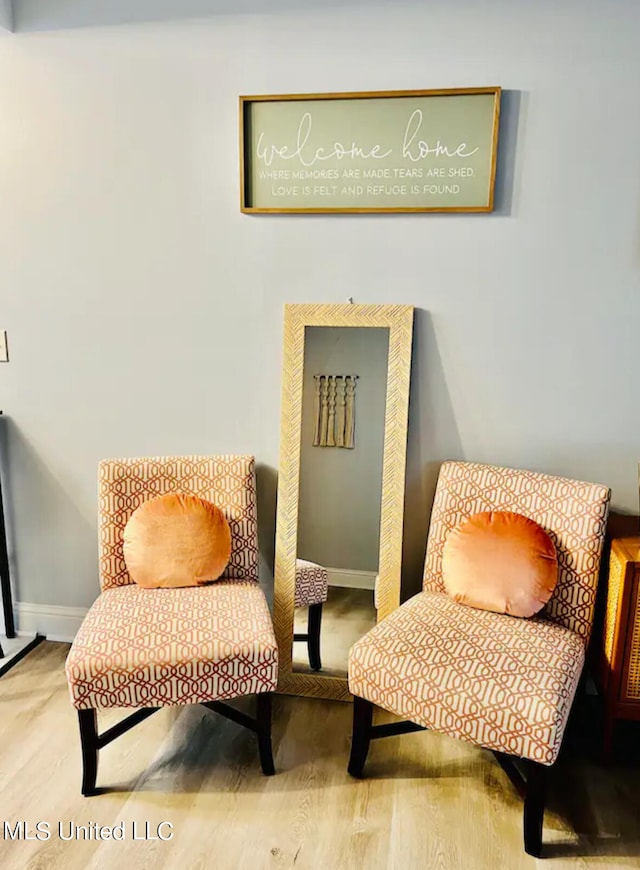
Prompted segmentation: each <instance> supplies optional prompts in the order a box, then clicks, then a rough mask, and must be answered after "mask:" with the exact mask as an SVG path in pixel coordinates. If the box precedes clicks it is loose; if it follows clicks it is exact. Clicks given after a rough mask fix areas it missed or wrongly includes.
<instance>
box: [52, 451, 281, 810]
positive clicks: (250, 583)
mask: <svg viewBox="0 0 640 870" xmlns="http://www.w3.org/2000/svg"><path fill="white" fill-rule="evenodd" d="M171 492H189V493H193V494H194V495H197V496H200V497H202V498H205V499H207V500H209V501H212V502H214V503H215V504H217V505H218V507H220V508H221V509H222V510H223V511H224V513H225V515H226V517H227V519H228V521H229V525H230V527H231V539H232V543H231V558H230V561H229V564H228V566H227V568H226V569H225V571H224V574H223V575H222V578H221V579H220V580H218V581H217V582H215V583H211V584H208V585H205V586H198V587H188V588H184V589H143V588H141V587H139V586H136V584H135V583H133V582H132V580H131V578H130V577H129V574H128V573H127V569H126V566H125V562H124V556H123V550H122V538H123V532H124V527H125V525H126V523H127V520H128V519H129V517H130V516H131V514H132V513H133V511H134V510H135V509H136V508H137V507H138V506H139V505H140V504H142V503H143V502H144V501H147V500H148V499H150V498H154V497H155V496H159V495H164V494H166V493H171ZM99 533H100V541H99V556H100V583H101V587H102V591H101V594H100V595H99V597H98V598H97V600H96V601H95V603H94V604H93V606H92V607H91V609H90V610H89V613H88V614H87V616H86V617H85V620H84V622H83V624H82V626H81V628H80V630H79V632H78V634H77V636H76V638H75V640H74V642H73V645H72V647H71V650H70V652H69V656H68V658H67V662H66V673H67V680H68V683H69V691H70V694H71V701H72V703H73V705H74V707H76V709H77V711H78V720H79V724H80V741H81V744H82V760H83V778H82V794H83V795H92V794H96V776H97V767H98V751H99V750H100V749H101V748H102V747H103V746H105V745H106V744H107V743H110V742H111V741H112V740H114V739H115V738H116V737H119V736H120V735H121V734H123V733H124V732H125V731H128V730H129V729H130V728H132V727H133V726H134V725H136V724H137V723H138V722H141V721H142V720H143V719H146V718H147V716H150V715H151V714H152V713H155V712H156V710H158V709H159V708H160V707H167V706H175V705H182V704H203V705H204V706H205V707H208V708H210V709H211V710H213V711H215V712H216V713H220V714H222V715H224V716H226V717H227V718H229V719H233V721H235V722H237V723H239V724H241V725H244V726H245V727H246V728H249V729H250V730H252V731H254V732H255V733H256V734H257V738H258V748H259V753H260V761H261V764H262V770H263V773H265V774H267V775H270V774H273V773H274V766H273V757H272V753H271V697H272V695H271V693H272V692H273V691H274V690H275V688H276V683H277V680H278V647H277V644H276V639H275V636H274V633H273V626H272V623H271V616H270V614H269V609H268V607H267V603H266V600H265V597H264V594H263V592H262V589H261V588H260V586H259V584H258V541H257V518H256V485H255V467H254V459H253V457H252V456H209V457H205V456H191V457H184V458H165V457H162V458H158V459H121V460H106V461H104V462H101V463H100V467H99ZM254 694H255V695H257V715H256V718H255V719H254V718H252V717H250V716H248V715H246V714H244V713H241V712H240V711H238V710H236V709H235V708H233V707H230V706H229V705H227V704H225V703H223V701H225V700H227V699H230V698H237V697H240V696H242V695H254ZM109 707H133V708H136V712H134V713H132V714H131V715H129V716H128V717H127V718H125V719H124V720H122V721H121V722H119V723H118V724H117V725H114V726H113V727H112V728H110V729H108V730H107V731H105V732H103V733H102V734H98V730H97V711H98V710H101V709H104V708H109Z"/></svg>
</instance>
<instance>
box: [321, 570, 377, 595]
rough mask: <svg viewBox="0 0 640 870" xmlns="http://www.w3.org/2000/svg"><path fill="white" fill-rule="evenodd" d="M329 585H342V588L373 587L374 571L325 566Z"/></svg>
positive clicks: (374, 584) (374, 582) (374, 580)
mask: <svg viewBox="0 0 640 870" xmlns="http://www.w3.org/2000/svg"><path fill="white" fill-rule="evenodd" d="M327 571H328V573H329V586H342V588H343V589H371V590H373V589H375V586H376V577H377V576H378V575H377V573H376V572H375V571H353V570H350V569H348V568H327Z"/></svg>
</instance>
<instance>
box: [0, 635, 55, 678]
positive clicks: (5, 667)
mask: <svg viewBox="0 0 640 870" xmlns="http://www.w3.org/2000/svg"><path fill="white" fill-rule="evenodd" d="M44 639H45V638H44V635H43V634H37V635H36V636H35V637H34V638H33V640H30V641H29V643H28V644H27V645H26V646H25V647H24V648H23V649H21V650H20V652H19V653H16V654H15V655H14V656H13V658H12V659H10V660H9V661H8V662H5V663H4V664H0V677H1V676H2V675H3V674H6V673H7V671H9V670H11V668H12V667H13V666H14V665H17V664H18V662H19V661H20V659H23V658H24V657H25V656H26V654H27V653H30V652H31V650H32V649H35V647H37V646H38V644H40V643H42V641H43V640H44Z"/></svg>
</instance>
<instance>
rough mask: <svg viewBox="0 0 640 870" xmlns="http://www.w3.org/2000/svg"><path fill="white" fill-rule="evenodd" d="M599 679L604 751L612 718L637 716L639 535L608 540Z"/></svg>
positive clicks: (608, 748) (609, 743) (610, 740)
mask: <svg viewBox="0 0 640 870" xmlns="http://www.w3.org/2000/svg"><path fill="white" fill-rule="evenodd" d="M600 653H601V654H600V663H599V668H598V671H599V683H600V689H601V691H602V693H603V695H604V699H605V703H606V716H605V728H604V747H603V749H604V754H605V755H609V754H610V752H611V749H612V745H613V737H614V732H615V725H616V720H618V719H640V537H636V538H617V539H615V540H614V541H613V542H612V544H611V556H610V560H609V582H608V586H607V595H606V604H605V613H604V630H603V633H602V646H601V651H600Z"/></svg>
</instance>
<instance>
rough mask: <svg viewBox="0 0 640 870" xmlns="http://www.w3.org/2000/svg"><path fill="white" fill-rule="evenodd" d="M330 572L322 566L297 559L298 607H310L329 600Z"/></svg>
mask: <svg viewBox="0 0 640 870" xmlns="http://www.w3.org/2000/svg"><path fill="white" fill-rule="evenodd" d="M328 586H329V572H328V571H327V569H326V568H324V567H323V566H322V565H316V563H315V562H307V560H306V559H296V595H295V606H296V607H308V606H309V605H310V604H321V603H322V602H323V601H326V600H327V591H328Z"/></svg>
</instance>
